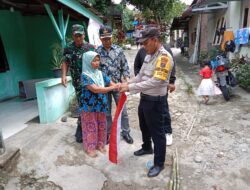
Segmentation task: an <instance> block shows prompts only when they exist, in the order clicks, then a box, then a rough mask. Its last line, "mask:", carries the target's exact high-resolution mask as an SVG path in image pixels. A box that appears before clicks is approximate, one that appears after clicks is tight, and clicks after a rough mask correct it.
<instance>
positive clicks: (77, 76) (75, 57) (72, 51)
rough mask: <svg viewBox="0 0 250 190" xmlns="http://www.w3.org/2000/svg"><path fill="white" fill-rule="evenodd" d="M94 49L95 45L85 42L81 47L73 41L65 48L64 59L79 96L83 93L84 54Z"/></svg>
mask: <svg viewBox="0 0 250 190" xmlns="http://www.w3.org/2000/svg"><path fill="white" fill-rule="evenodd" d="M94 50H95V48H94V46H93V45H91V44H89V43H87V42H84V44H83V45H82V46H81V47H76V46H75V43H74V42H71V43H69V44H68V45H67V47H65V48H64V52H63V55H64V59H65V62H66V63H67V64H68V67H69V70H70V74H71V77H72V80H73V86H74V87H75V90H76V95H77V97H78V98H79V97H80V95H81V74H82V54H83V53H85V52H87V51H94Z"/></svg>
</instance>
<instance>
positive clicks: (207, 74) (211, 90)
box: [197, 61, 222, 104]
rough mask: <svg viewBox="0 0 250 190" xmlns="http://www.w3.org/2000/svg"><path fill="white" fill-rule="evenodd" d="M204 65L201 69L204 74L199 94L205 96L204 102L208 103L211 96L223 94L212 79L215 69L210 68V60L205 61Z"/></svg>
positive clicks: (202, 74) (201, 73)
mask: <svg viewBox="0 0 250 190" xmlns="http://www.w3.org/2000/svg"><path fill="white" fill-rule="evenodd" d="M203 65H204V67H203V68H202V69H201V70H200V75H201V76H202V80H201V84H200V86H199V88H198V90H197V94H198V95H199V96H203V99H204V103H205V104H207V103H208V101H209V96H214V95H219V94H222V92H221V90H220V89H219V88H218V87H217V86H216V85H215V84H214V82H213V80H212V75H213V71H212V69H211V68H210V62H209V61H205V62H204V63H203Z"/></svg>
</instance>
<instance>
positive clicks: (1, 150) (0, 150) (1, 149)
mask: <svg viewBox="0 0 250 190" xmlns="http://www.w3.org/2000/svg"><path fill="white" fill-rule="evenodd" d="M4 152H5V146H4V142H3V135H2V128H0V155H2V154H4Z"/></svg>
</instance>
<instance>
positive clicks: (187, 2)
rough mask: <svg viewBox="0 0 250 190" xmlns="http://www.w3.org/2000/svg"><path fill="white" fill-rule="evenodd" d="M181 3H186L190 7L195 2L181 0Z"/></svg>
mask: <svg viewBox="0 0 250 190" xmlns="http://www.w3.org/2000/svg"><path fill="white" fill-rule="evenodd" d="M181 2H183V3H186V4H187V5H190V4H191V3H192V2H193V0H181Z"/></svg>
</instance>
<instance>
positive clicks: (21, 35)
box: [0, 0, 103, 119]
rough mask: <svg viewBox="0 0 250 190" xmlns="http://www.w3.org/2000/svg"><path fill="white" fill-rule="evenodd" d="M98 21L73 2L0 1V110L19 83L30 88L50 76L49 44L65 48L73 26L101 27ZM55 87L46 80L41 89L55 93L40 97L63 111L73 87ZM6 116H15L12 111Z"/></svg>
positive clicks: (87, 8) (56, 81) (95, 15)
mask: <svg viewBox="0 0 250 190" xmlns="http://www.w3.org/2000/svg"><path fill="white" fill-rule="evenodd" d="M57 18H58V19H57ZM102 18H103V17H102V16H101V15H100V14H99V13H97V12H96V11H94V10H93V8H92V7H90V6H87V5H86V4H81V3H79V1H76V0H70V1H68V0H32V1H30V0H0V26H1V27H0V52H1V54H0V87H1V90H0V107H1V104H6V101H5V100H7V99H10V98H13V97H17V96H19V94H20V93H22V92H20V88H19V84H20V81H29V84H30V85H29V86H32V88H34V85H35V84H34V83H35V82H37V81H38V80H41V81H42V80H46V79H48V78H52V77H53V73H52V70H51V66H50V64H51V45H52V44H53V43H55V42H56V41H58V42H59V43H61V44H62V45H65V44H66V36H69V37H70V36H71V26H72V25H73V24H75V23H78V24H82V25H84V26H85V28H86V29H87V26H88V21H89V19H92V20H94V21H95V22H96V23H99V24H102V22H103V20H102ZM68 28H69V29H68ZM86 34H87V31H86ZM69 80H70V79H69ZM34 81H35V82H34ZM59 84H60V79H59V78H57V79H50V80H49V81H47V82H45V83H43V84H41V87H44V85H45V86H46V85H50V87H49V89H53V88H54V86H57V87H56V88H55V89H56V90H54V91H50V92H49V93H47V94H46V95H43V96H46V97H47V98H50V101H51V102H50V103H58V102H59V101H61V104H60V105H62V106H63V109H62V107H60V108H59V107H57V108H55V109H58V110H59V109H62V110H64V108H66V107H67V106H68V105H66V104H65V103H64V104H63V103H62V101H64V100H65V99H67V100H68V97H66V95H65V94H67V96H69V95H70V94H71V92H72V90H73V88H72V86H70V87H68V89H61V87H60V86H58V85H59ZM60 89H61V90H60ZM32 90H33V89H32ZM40 90H41V89H40ZM33 91H34V90H33ZM37 92H38V91H37ZM55 92H60V93H61V94H63V96H64V97H63V96H62V97H63V98H62V99H60V98H58V94H57V96H55ZM52 97H53V98H52ZM55 99H56V101H55ZM38 100H39V98H38ZM43 100H44V99H43ZM18 101H19V102H21V100H18ZM38 102H39V101H38ZM66 102H68V101H66ZM42 103H44V102H43V101H42ZM52 105H53V104H51V106H50V108H51V107H53V106H52ZM9 107H10V106H5V107H4V108H6V110H4V109H2V107H1V108H0V109H1V114H0V117H1V116H2V117H4V115H5V116H6V115H7V114H2V113H4V112H6V113H7V109H8V108H9ZM38 107H39V106H38ZM55 107H56V106H55ZM13 108H14V107H13ZM39 109H40V108H39ZM19 110H22V108H20V109H19ZM23 110H24V108H23ZM32 111H33V112H34V110H32ZM8 113H15V114H17V113H16V112H15V111H14V110H13V111H9V112H8ZM39 115H40V113H39ZM22 117H24V116H22ZM57 117H58V116H57ZM40 119H41V115H40ZM54 119H55V118H54Z"/></svg>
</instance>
